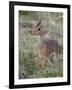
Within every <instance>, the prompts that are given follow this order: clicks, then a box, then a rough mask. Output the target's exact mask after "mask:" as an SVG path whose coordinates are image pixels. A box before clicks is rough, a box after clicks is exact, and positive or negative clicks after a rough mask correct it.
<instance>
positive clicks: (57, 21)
mask: <svg viewBox="0 0 72 90" xmlns="http://www.w3.org/2000/svg"><path fill="white" fill-rule="evenodd" d="M62 17H63V14H62V13H52V12H49V13H46V12H32V11H31V12H30V11H29V12H28V11H20V12H19V79H26V78H41V77H44V78H49V77H62V76H63V55H62V54H61V56H60V55H59V56H60V59H59V61H58V62H54V61H53V60H52V59H51V57H48V62H47V63H46V66H45V70H44V71H43V75H42V73H41V70H40V68H39V65H38V64H39V62H38V50H37V36H33V35H32V34H31V33H30V31H31V30H32V27H31V26H30V25H31V24H30V23H33V24H34V23H36V22H37V21H38V20H39V19H42V21H43V25H44V26H43V27H44V30H46V31H47V33H46V35H45V36H46V37H47V36H49V37H50V38H54V39H57V40H58V41H59V44H60V45H61V46H63V36H62V35H63V18H62ZM25 23H26V24H27V23H28V24H30V25H26V27H23V25H21V24H25Z"/></svg>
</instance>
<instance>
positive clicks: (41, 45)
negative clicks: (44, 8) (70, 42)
mask: <svg viewBox="0 0 72 90" xmlns="http://www.w3.org/2000/svg"><path fill="white" fill-rule="evenodd" d="M32 34H33V35H38V51H39V52H38V55H39V63H40V68H41V69H42V70H44V68H45V65H46V62H47V59H46V58H47V57H48V56H50V55H51V54H52V53H55V54H57V53H58V52H59V49H60V45H59V43H58V41H57V40H54V39H46V38H45V39H44V37H43V34H44V33H43V24H42V21H41V20H40V21H39V22H38V23H37V24H36V25H34V27H33V30H32ZM55 56H56V55H55Z"/></svg>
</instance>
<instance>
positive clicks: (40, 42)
mask: <svg viewBox="0 0 72 90" xmlns="http://www.w3.org/2000/svg"><path fill="white" fill-rule="evenodd" d="M42 43H43V35H39V36H38V44H42Z"/></svg>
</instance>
